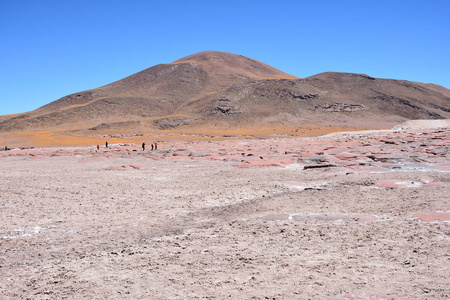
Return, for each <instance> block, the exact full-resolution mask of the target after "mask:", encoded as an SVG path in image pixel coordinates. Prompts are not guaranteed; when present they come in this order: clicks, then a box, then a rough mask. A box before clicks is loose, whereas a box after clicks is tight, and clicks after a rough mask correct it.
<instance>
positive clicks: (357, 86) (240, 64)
mask: <svg viewBox="0 0 450 300" xmlns="http://www.w3.org/2000/svg"><path fill="white" fill-rule="evenodd" d="M448 118H450V91H449V90H448V89H445V88H443V87H440V86H437V85H432V84H423V83H415V82H410V81H404V80H391V79H378V78H373V77H370V76H367V75H362V74H350V73H334V72H329V73H322V74H318V75H314V76H311V77H308V78H304V79H300V78H297V77H295V76H292V75H289V74H286V73H284V72H282V71H279V70H277V69H275V68H273V67H271V66H268V65H266V64H264V63H262V62H259V61H256V60H253V59H250V58H247V57H244V56H240V55H235V54H230V53H224V52H216V51H207V52H201V53H198V54H194V55H191V56H187V57H185V58H182V59H179V60H177V61H175V62H173V63H169V64H160V65H156V66H154V67H151V68H148V69H146V70H143V71H141V72H139V73H136V74H133V75H131V76H129V77H126V78H124V79H122V80H119V81H116V82H114V83H111V84H109V85H106V86H103V87H99V88H96V89H92V90H88V91H83V92H79V93H75V94H72V95H68V96H66V97H63V98H61V99H58V100H56V101H53V102H51V103H49V104H47V105H45V106H43V107H41V108H38V109H36V110H34V111H31V112H27V113H22V114H16V115H10V116H1V117H0V133H1V134H2V135H3V136H4V135H6V134H8V136H9V137H10V136H11V135H20V134H23V133H26V134H28V135H32V132H36V133H40V134H42V133H45V134H47V135H48V134H51V135H55V134H58V135H59V136H71V137H78V138H80V137H90V138H92V139H98V138H99V137H105V136H108V135H109V136H112V135H113V134H115V135H116V136H122V137H130V136H134V135H138V136H141V135H144V136H146V135H151V134H153V135H155V134H167V133H176V134H212V135H217V134H218V135H220V134H226V135H229V134H268V133H274V132H275V133H284V134H305V133H308V130H309V131H310V132H312V133H314V132H315V131H314V130H313V129H314V128H316V129H317V128H325V127H329V128H330V129H329V131H333V130H339V129H342V128H343V129H357V128H364V129H375V128H388V127H392V126H394V125H396V124H398V123H401V122H404V121H407V120H411V119H448ZM311 130H312V131H311ZM45 134H44V135H45ZM89 142H91V141H89Z"/></svg>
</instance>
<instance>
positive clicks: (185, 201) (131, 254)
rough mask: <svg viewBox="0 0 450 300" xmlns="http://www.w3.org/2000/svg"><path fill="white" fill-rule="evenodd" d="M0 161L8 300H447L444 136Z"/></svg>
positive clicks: (116, 150)
mask: <svg viewBox="0 0 450 300" xmlns="http://www.w3.org/2000/svg"><path fill="white" fill-rule="evenodd" d="M146 143H147V149H146V150H145V151H143V150H142V148H141V146H140V144H138V143H135V144H114V143H111V145H110V147H109V148H105V146H104V145H103V144H102V145H101V147H100V149H99V150H97V148H96V147H95V146H92V147H45V148H44V147H37V148H24V149H19V148H16V149H13V150H11V151H0V166H1V173H0V191H1V193H0V195H1V201H0V205H1V219H0V274H1V276H0V298H2V299H370V300H374V299H397V300H398V299H449V298H450V286H449V282H450V281H449V274H450V222H449V221H450V197H449V195H450V156H449V147H450V128H449V127H448V126H446V127H439V126H437V127H435V128H415V127H411V126H409V127H408V126H406V127H398V128H397V129H395V130H384V131H364V132H353V133H339V134H330V135H326V136H320V137H309V138H273V139H240V140H236V139H232V140H227V139H223V140H204V141H189V140H180V141H176V140H171V141H167V142H162V143H160V144H159V145H158V149H157V150H154V151H151V150H150V142H149V141H146Z"/></svg>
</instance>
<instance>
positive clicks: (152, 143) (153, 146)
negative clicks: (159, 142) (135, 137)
mask: <svg viewBox="0 0 450 300" xmlns="http://www.w3.org/2000/svg"><path fill="white" fill-rule="evenodd" d="M153 147H154V146H153V143H152V151H153Z"/></svg>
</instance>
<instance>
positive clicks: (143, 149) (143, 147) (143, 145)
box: [142, 143, 145, 151]
mask: <svg viewBox="0 0 450 300" xmlns="http://www.w3.org/2000/svg"><path fill="white" fill-rule="evenodd" d="M142 151H145V143H142Z"/></svg>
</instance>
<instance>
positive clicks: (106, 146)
mask: <svg viewBox="0 0 450 300" xmlns="http://www.w3.org/2000/svg"><path fill="white" fill-rule="evenodd" d="M105 148H109V144H108V141H106V142H105ZM5 150H6V147H5ZM97 150H100V145H97ZM153 150H158V143H154V144H152V151H153ZM142 151H145V143H142Z"/></svg>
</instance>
